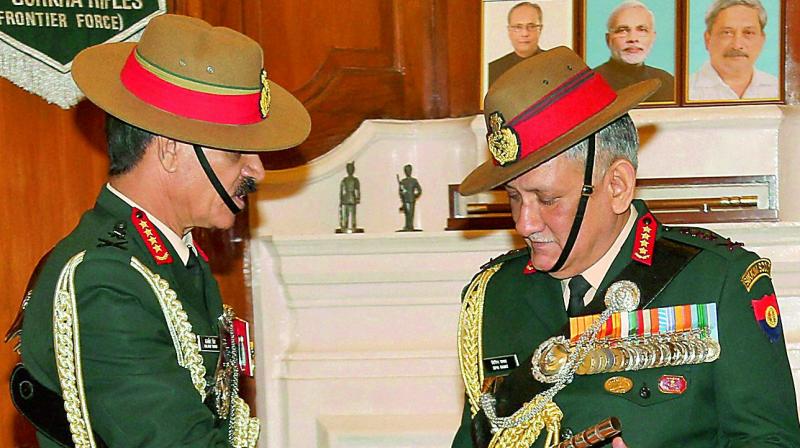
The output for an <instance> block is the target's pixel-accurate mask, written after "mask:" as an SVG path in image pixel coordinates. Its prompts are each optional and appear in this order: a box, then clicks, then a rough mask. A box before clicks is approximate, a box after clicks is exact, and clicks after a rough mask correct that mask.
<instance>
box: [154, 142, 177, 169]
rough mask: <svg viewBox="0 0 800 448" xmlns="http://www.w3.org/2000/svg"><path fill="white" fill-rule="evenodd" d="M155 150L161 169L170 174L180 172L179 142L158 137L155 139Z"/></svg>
mask: <svg viewBox="0 0 800 448" xmlns="http://www.w3.org/2000/svg"><path fill="white" fill-rule="evenodd" d="M155 140H156V141H155V142H154V145H155V149H156V154H157V155H158V161H159V162H160V163H161V167H162V168H163V169H164V171H166V172H168V173H174V172H175V171H177V170H178V142H176V141H175V140H172V139H169V138H166V137H162V136H160V135H159V136H157V137H155Z"/></svg>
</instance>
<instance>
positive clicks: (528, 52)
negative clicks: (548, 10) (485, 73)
mask: <svg viewBox="0 0 800 448" xmlns="http://www.w3.org/2000/svg"><path fill="white" fill-rule="evenodd" d="M541 35H542V8H541V6H539V5H537V4H536V3H531V2H520V3H517V4H516V5H514V6H512V7H511V9H510V10H509V11H508V40H509V41H510V42H511V46H512V47H513V48H514V51H512V52H511V53H508V54H507V55H505V56H503V57H501V58H498V59H495V60H494V61H492V62H490V63H489V85H490V86H491V85H492V84H493V83H494V81H495V80H496V79H497V78H499V77H500V75H502V74H503V73H505V72H506V70H508V69H510V68H511V67H513V66H515V65H517V64H518V63H519V62H520V61H522V60H524V59H526V58H529V57H531V56H533V55H535V54H538V53H539V52H541V51H542V49H541V48H539V37H541Z"/></svg>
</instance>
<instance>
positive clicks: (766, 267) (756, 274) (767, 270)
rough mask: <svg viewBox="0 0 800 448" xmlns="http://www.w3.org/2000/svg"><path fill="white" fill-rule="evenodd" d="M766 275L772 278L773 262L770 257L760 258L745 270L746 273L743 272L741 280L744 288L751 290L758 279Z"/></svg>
mask: <svg viewBox="0 0 800 448" xmlns="http://www.w3.org/2000/svg"><path fill="white" fill-rule="evenodd" d="M764 276H766V277H769V278H772V262H771V261H769V258H759V259H758V260H756V261H754V262H752V263H750V266H748V267H747V269H745V270H744V274H742V278H741V279H740V280H741V282H742V285H744V289H746V290H747V292H750V290H751V289H753V285H754V284H755V283H756V282H757V281H758V279H760V278H761V277H764Z"/></svg>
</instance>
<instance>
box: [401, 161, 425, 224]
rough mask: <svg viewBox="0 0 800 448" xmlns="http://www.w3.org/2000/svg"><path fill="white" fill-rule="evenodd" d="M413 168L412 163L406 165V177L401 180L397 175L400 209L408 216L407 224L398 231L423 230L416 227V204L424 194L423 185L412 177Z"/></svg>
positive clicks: (404, 168)
mask: <svg viewBox="0 0 800 448" xmlns="http://www.w3.org/2000/svg"><path fill="white" fill-rule="evenodd" d="M411 169H412V168H411V165H410V164H409V165H406V166H404V167H403V171H405V173H406V177H405V178H403V179H402V180H401V179H400V176H397V184H398V189H399V193H400V201H402V205H401V206H400V211H401V212H403V214H404V215H405V217H406V223H405V225H404V226H403V228H402V229H400V230H398V232H419V231H420V230H421V229H415V228H414V205H415V203H416V202H417V198H419V195H421V194H422V187H420V186H419V182H418V181H417V179H415V178H413V177H411Z"/></svg>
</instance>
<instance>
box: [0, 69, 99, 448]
mask: <svg viewBox="0 0 800 448" xmlns="http://www.w3.org/2000/svg"><path fill="white" fill-rule="evenodd" d="M102 120H103V115H102V113H100V111H99V110H98V109H96V108H95V107H94V106H92V105H90V104H81V106H80V107H78V108H76V109H72V110H69V111H64V110H62V109H60V108H58V107H56V106H53V105H49V104H47V103H45V102H44V101H43V100H41V99H40V98H39V97H36V96H33V95H30V94H28V93H27V92H25V91H23V90H22V89H20V88H18V87H16V86H14V85H13V84H11V83H9V82H8V81H6V80H4V79H0V160H3V163H2V164H0V182H2V186H3V187H2V197H3V200H2V201H0V216H2V217H3V219H2V220H0V251H2V253H3V254H5V256H6V257H8V258H7V259H6V260H5V261H4V262H3V269H1V270H0V284H2V285H3V291H4V294H3V296H2V299H0V300H2V306H1V307H0V328H1V329H2V332H3V333H5V331H6V329H7V328H8V326H9V325H10V324H11V322H12V321H13V319H14V316H15V315H16V312H17V309H18V307H19V304H20V302H21V300H22V296H23V294H24V290H25V285H26V283H27V281H28V276H29V275H30V272H31V271H32V270H33V267H34V266H35V265H36V263H37V262H38V260H39V258H40V257H41V256H42V254H44V253H45V252H47V251H48V250H49V249H50V248H51V247H52V246H53V245H54V244H55V243H56V242H58V240H59V239H61V237H63V236H64V235H65V234H66V233H67V232H69V230H71V229H72V228H73V227H74V226H75V224H77V222H78V219H79V218H80V215H81V214H82V212H83V211H84V210H86V209H87V208H89V207H91V206H92V205H93V203H94V199H95V197H96V195H97V192H98V191H99V189H100V187H101V185H102V184H103V180H104V178H105V173H106V169H107V159H106V157H105V153H104V150H103V149H102V148H103V146H102V140H103V137H102V125H101V124H102ZM97 126H100V127H97ZM17 361H18V358H17V355H16V354H15V353H13V352H12V350H11V346H10V345H6V346H3V347H2V350H0V381H2V383H3V384H7V383H6V381H7V378H8V376H9V374H10V372H11V368H12V367H13V366H14V364H16V363H17ZM0 390H2V392H0V446H3V447H14V446H36V445H35V439H34V437H33V433H32V431H31V429H30V427H29V426H28V425H27V423H26V422H25V421H24V419H23V418H22V417H20V416H19V415H17V413H16V411H15V410H14V407H13V406H12V405H11V401H10V397H9V394H8V387H7V386H4V387H2V388H0Z"/></svg>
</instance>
